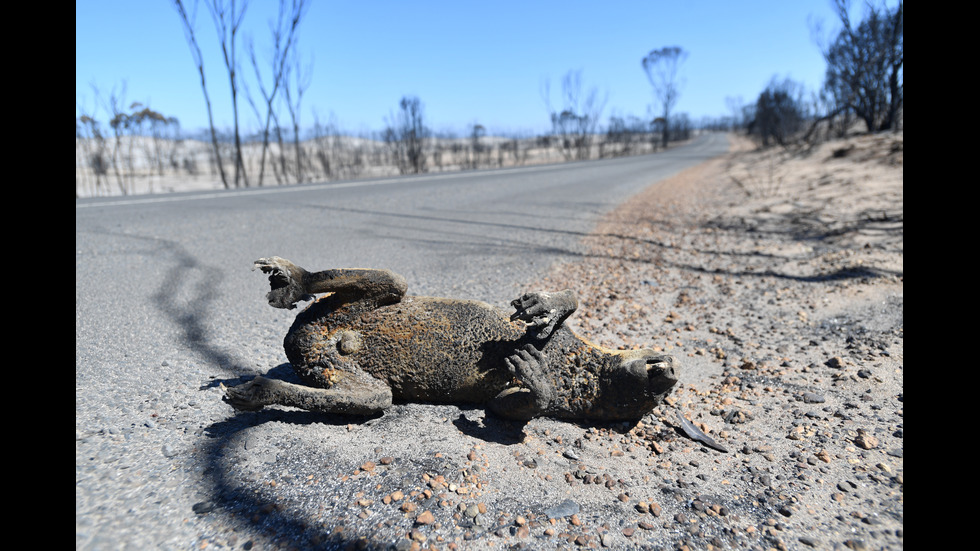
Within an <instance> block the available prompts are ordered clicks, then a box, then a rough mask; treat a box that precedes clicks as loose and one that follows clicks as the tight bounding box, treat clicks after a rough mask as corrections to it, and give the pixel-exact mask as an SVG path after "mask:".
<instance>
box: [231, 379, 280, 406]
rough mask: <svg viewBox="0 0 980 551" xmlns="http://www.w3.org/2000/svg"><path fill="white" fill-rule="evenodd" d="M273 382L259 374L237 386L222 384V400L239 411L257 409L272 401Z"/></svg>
mask: <svg viewBox="0 0 980 551" xmlns="http://www.w3.org/2000/svg"><path fill="white" fill-rule="evenodd" d="M274 384H275V383H274V382H273V381H272V380H270V379H266V378H265V377H261V376H260V377H256V378H254V379H252V380H251V381H249V382H247V383H244V384H240V385H238V386H233V387H227V386H225V385H224V384H222V385H221V390H223V391H224V393H225V395H224V398H223V400H224V401H225V402H227V403H228V404H231V407H233V408H235V409H237V410H240V411H258V410H260V409H262V408H263V407H265V406H267V405H269V404H272V403H274V402H273V400H272V396H273V393H272V386H273V385H274Z"/></svg>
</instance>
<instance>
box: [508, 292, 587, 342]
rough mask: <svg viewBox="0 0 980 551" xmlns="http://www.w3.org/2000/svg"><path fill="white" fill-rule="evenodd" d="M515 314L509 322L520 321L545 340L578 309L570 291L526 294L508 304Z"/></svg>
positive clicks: (573, 295) (573, 294)
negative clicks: (533, 329)
mask: <svg viewBox="0 0 980 551" xmlns="http://www.w3.org/2000/svg"><path fill="white" fill-rule="evenodd" d="M510 304H511V305H512V306H513V307H514V308H515V310H516V311H515V312H514V313H513V314H511V316H510V319H511V321H515V320H518V319H519V320H521V321H524V322H525V323H527V324H528V326H530V327H533V328H535V329H536V330H537V335H536V336H537V338H539V339H546V338H548V337H550V336H551V333H552V332H554V330H555V329H556V328H557V327H558V326H559V325H561V324H562V322H564V321H565V319H567V318H568V316H570V315H572V312H574V311H575V309H576V308H578V299H577V298H575V293H573V292H572V291H571V290H565V291H559V292H557V293H526V294H524V295H523V296H521V297H520V298H517V299H515V300H513V301H511V303H510Z"/></svg>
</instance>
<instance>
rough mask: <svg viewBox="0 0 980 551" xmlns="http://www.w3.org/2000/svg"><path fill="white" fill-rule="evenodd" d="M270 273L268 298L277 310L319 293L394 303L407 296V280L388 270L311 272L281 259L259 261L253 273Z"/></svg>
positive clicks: (381, 303)
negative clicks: (255, 271)
mask: <svg viewBox="0 0 980 551" xmlns="http://www.w3.org/2000/svg"><path fill="white" fill-rule="evenodd" d="M256 268H257V269H260V270H262V271H263V272H264V273H266V274H269V286H270V287H271V289H270V291H269V293H268V295H266V296H267V298H268V299H269V304H270V305H272V306H274V307H276V308H286V309H290V310H291V309H293V308H295V307H296V303H297V302H299V301H301V300H310V299H311V298H313V297H312V295H315V294H319V293H336V294H337V295H340V296H342V297H343V298H344V299H345V301H347V302H356V301H362V302H368V303H369V304H370V305H373V306H381V305H383V304H391V303H394V302H398V301H399V300H401V298H402V297H403V296H405V291H406V290H407V289H408V285H407V284H406V283H405V278H403V277H402V276H400V275H398V274H396V273H394V272H391V271H389V270H324V271H322V272H309V271H307V270H304V269H303V268H300V267H299V266H297V265H295V264H293V263H292V262H290V261H288V260H286V259H285V258H279V257H278V256H271V257H268V258H260V259H258V260H256V261H255V262H254V265H253V268H252V269H253V270H254V269H256Z"/></svg>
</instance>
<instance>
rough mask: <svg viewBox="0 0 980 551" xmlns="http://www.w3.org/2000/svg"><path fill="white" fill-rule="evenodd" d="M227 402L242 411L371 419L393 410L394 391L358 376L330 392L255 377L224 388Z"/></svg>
mask: <svg viewBox="0 0 980 551" xmlns="http://www.w3.org/2000/svg"><path fill="white" fill-rule="evenodd" d="M221 388H222V390H224V392H225V398H224V400H225V401H226V402H228V403H229V404H231V406H232V407H234V408H235V409H238V410H243V411H257V410H260V409H262V408H263V407H265V406H271V405H281V406H291V407H296V408H300V409H305V410H307V411H316V412H322V413H340V414H346V415H371V414H375V413H380V412H382V411H384V410H386V409H388V407H390V406H391V389H390V388H389V387H388V386H387V385H385V384H384V383H382V382H381V381H379V380H377V379H375V378H374V377H371V376H370V375H368V374H366V373H359V374H357V375H356V376H353V375H352V376H351V377H350V378H347V379H345V380H344V381H343V382H342V383H339V384H336V385H334V386H332V387H330V388H314V387H308V386H303V385H297V384H293V383H287V382H285V381H280V380H278V379H267V378H265V377H261V376H260V377H256V378H254V379H252V380H251V381H249V382H247V383H244V384H241V385H238V386H235V387H226V386H224V385H222V386H221Z"/></svg>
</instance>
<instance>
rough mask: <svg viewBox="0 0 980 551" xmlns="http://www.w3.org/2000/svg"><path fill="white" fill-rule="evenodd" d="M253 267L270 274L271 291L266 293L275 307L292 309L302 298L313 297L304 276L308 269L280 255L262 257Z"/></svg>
mask: <svg viewBox="0 0 980 551" xmlns="http://www.w3.org/2000/svg"><path fill="white" fill-rule="evenodd" d="M252 269H253V270H255V269H260V270H262V272H263V273H266V274H269V286H270V288H271V289H270V291H269V293H268V294H267V295H266V298H268V299H269V304H270V305H271V306H274V307H275V308H285V309H287V310H292V309H293V308H295V307H296V303H297V302H299V301H301V300H309V299H311V298H312V297H311V296H310V295H309V294H307V293H306V288H305V283H304V281H303V277H304V275H305V274H306V270H304V269H303V268H300V267H299V266H297V265H295V264H293V263H292V262H290V261H288V260H286V259H285V258H279V257H278V256H271V257H269V258H260V259H258V260H256V261H255V262H254V263H253V264H252Z"/></svg>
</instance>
